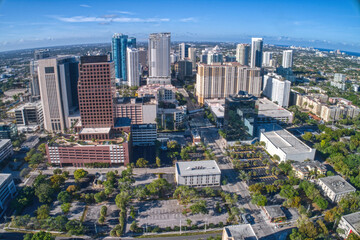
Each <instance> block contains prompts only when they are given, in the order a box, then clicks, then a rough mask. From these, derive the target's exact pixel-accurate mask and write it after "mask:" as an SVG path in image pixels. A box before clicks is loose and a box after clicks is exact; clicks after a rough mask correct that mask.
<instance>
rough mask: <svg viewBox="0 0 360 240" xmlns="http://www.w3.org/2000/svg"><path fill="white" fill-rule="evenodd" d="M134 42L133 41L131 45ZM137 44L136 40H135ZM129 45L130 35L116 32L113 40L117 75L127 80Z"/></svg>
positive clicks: (112, 46) (112, 45)
mask: <svg viewBox="0 0 360 240" xmlns="http://www.w3.org/2000/svg"><path fill="white" fill-rule="evenodd" d="M132 44H133V43H132V42H131V45H132ZM135 45H136V40H135ZM127 46H128V36H127V35H124V34H121V33H115V34H114V36H113V38H112V42H111V49H112V57H113V61H114V64H115V77H116V78H117V79H121V80H122V81H127V72H126V48H127Z"/></svg>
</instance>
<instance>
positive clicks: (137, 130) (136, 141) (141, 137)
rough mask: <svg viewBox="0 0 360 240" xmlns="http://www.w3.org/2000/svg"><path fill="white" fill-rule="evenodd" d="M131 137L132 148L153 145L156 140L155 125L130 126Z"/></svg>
mask: <svg viewBox="0 0 360 240" xmlns="http://www.w3.org/2000/svg"><path fill="white" fill-rule="evenodd" d="M131 137H132V144H133V146H150V145H155V141H156V139H157V129H156V124H132V125H131Z"/></svg>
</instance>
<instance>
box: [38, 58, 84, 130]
mask: <svg viewBox="0 0 360 240" xmlns="http://www.w3.org/2000/svg"><path fill="white" fill-rule="evenodd" d="M38 64H39V67H38V71H39V72H38V74H39V85H40V95H41V104H42V108H43V115H44V128H45V130H46V131H48V132H64V131H65V130H66V129H68V128H70V126H69V123H68V117H69V116H70V115H71V114H73V113H74V112H76V111H77V110H78V106H79V102H78V91H77V83H78V76H79V69H78V64H79V62H78V60H77V59H76V58H75V57H72V56H65V57H53V58H46V59H41V60H38Z"/></svg>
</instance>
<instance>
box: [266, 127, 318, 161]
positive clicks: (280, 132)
mask: <svg viewBox="0 0 360 240" xmlns="http://www.w3.org/2000/svg"><path fill="white" fill-rule="evenodd" d="M273 127H274V130H272V131H271V130H270V131H263V132H262V133H261V134H263V135H264V136H265V137H266V138H268V139H269V141H271V142H272V144H274V145H275V146H276V147H277V148H280V149H281V150H282V151H284V152H285V153H286V154H301V153H304V152H311V151H312V149H311V148H310V147H309V146H307V145H306V144H305V143H303V142H302V141H300V140H299V139H298V138H297V137H295V136H294V135H292V134H291V133H290V132H288V131H287V130H285V129H283V128H281V127H278V126H277V125H275V124H274V125H273ZM268 130H269V129H268Z"/></svg>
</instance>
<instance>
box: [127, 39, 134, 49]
mask: <svg viewBox="0 0 360 240" xmlns="http://www.w3.org/2000/svg"><path fill="white" fill-rule="evenodd" d="M127 44H128V47H129V48H136V38H134V37H129V38H128V42H127Z"/></svg>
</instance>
